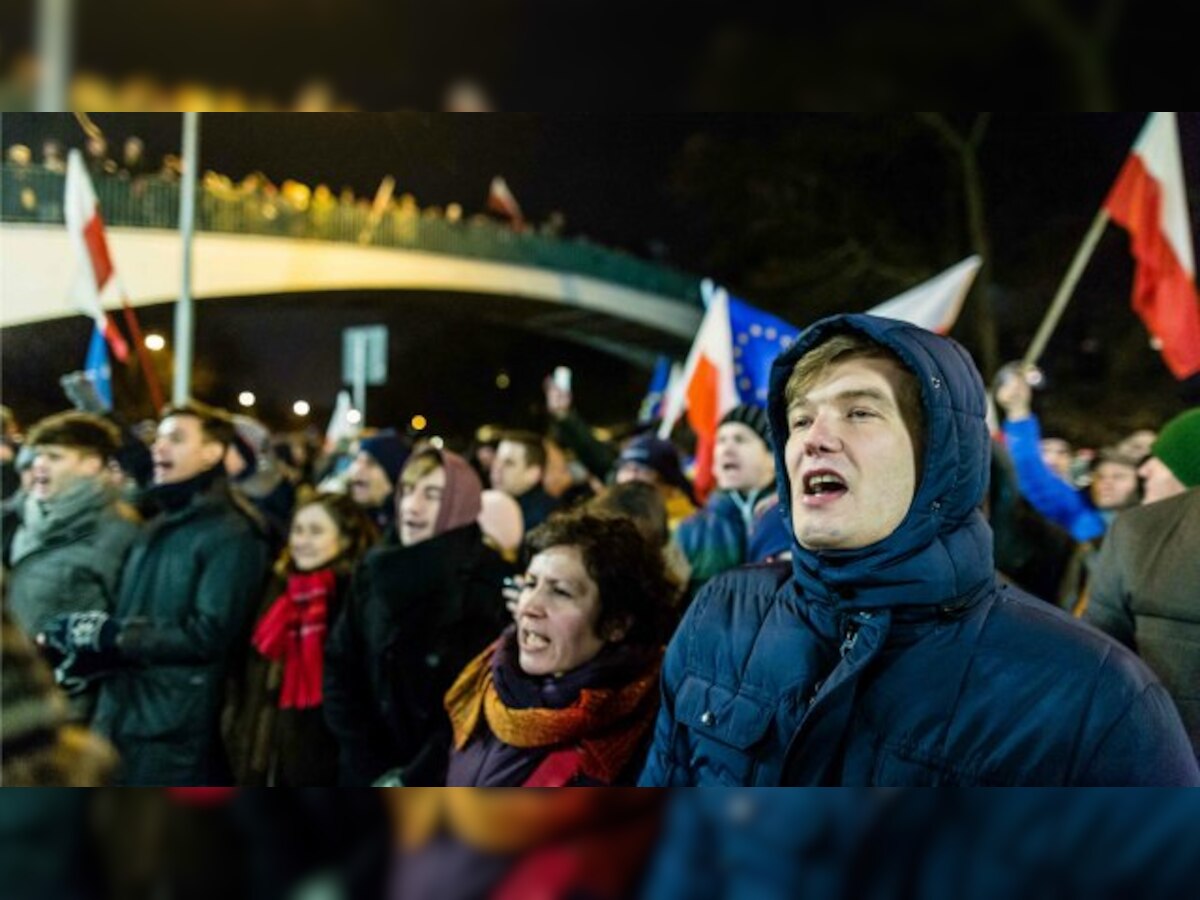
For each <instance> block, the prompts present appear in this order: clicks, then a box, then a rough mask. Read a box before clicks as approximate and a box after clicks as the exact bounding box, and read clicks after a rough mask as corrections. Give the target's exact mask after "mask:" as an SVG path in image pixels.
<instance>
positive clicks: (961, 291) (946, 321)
mask: <svg viewBox="0 0 1200 900" xmlns="http://www.w3.org/2000/svg"><path fill="white" fill-rule="evenodd" d="M982 265H983V260H982V259H981V258H980V257H979V256H968V257H967V258H966V259H964V260H963V261H962V262H960V263H957V264H955V265H953V266H951V267H950V268H949V269H947V270H946V271H944V272H942V273H941V274H940V275H935V276H934V277H933V278H931V279H929V280H928V281H925V282H922V283H921V284H918V285H917V286H916V287H913V288H909V289H908V290H907V291H905V292H904V293H903V294H900V295H898V296H896V297H893V298H892V299H891V300H888V301H886V302H884V303H881V304H879V305H878V306H876V307H873V308H872V309H869V310H867V312H868V313H870V314H871V315H873V316H883V317H885V318H888V319H899V320H901V321H904V322H909V323H911V324H913V325H918V326H920V327H921V328H924V329H927V330H928V331H936V332H939V333H940V334H946V333H947V332H948V331H949V330H950V329H951V328H953V327H954V322H955V321H956V320H957V319H958V314H959V312H961V311H962V305H963V301H964V300H965V299H966V297H967V293H968V292H969V291H970V290H971V285H972V283H974V281H975V276H976V275H977V274H978V272H979V268H980V266H982Z"/></svg>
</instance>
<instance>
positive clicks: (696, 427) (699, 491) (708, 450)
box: [687, 356, 721, 502]
mask: <svg viewBox="0 0 1200 900" xmlns="http://www.w3.org/2000/svg"><path fill="white" fill-rule="evenodd" d="M719 379H720V372H719V371H718V370H717V367H716V366H715V365H714V364H713V362H712V361H711V360H710V359H709V358H708V357H707V356H701V357H700V359H699V360H698V361H697V363H696V368H695V371H694V372H693V373H692V380H691V381H690V382H689V383H688V388H687V417H688V423H689V424H690V425H691V426H692V431H694V432H695V433H696V471H695V473H694V477H693V479H692V483H693V485H694V486H695V489H696V496H697V498H698V499H699V500H700V501H701V502H703V501H704V499H705V498H706V497H707V496H708V494H709V493H710V492H711V491H712V489H713V487H714V484H715V480H714V477H713V470H712V468H713V467H712V464H713V449H714V447H715V445H716V439H717V423H718V422H720V420H721V409H720V406H719V404H720V399H719V398H720V389H719V387H718V381H719Z"/></svg>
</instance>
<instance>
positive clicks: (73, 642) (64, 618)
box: [37, 610, 121, 656]
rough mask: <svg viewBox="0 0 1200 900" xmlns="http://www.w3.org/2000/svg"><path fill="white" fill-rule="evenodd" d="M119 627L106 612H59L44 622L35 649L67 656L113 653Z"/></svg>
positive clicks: (115, 647) (119, 630)
mask: <svg viewBox="0 0 1200 900" xmlns="http://www.w3.org/2000/svg"><path fill="white" fill-rule="evenodd" d="M120 632H121V626H120V624H119V623H118V622H117V620H116V619H113V618H112V617H111V616H109V614H108V613H106V612H101V611H99V610H93V611H91V612H74V613H63V614H61V615H57V616H54V617H53V618H51V619H50V621H49V622H48V623H46V628H45V630H43V631H42V632H41V633H40V634H39V635H38V636H37V643H38V646H39V647H48V648H50V649H51V650H53V651H55V652H57V653H58V654H59V655H60V656H66V655H67V654H69V653H81V652H82V653H114V652H115V651H116V649H117V635H118V634H120Z"/></svg>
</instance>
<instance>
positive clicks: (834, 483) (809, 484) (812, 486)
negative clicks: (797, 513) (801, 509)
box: [803, 469, 849, 504]
mask: <svg viewBox="0 0 1200 900" xmlns="http://www.w3.org/2000/svg"><path fill="white" fill-rule="evenodd" d="M803 486H804V501H805V503H809V504H821V503H828V502H831V501H833V500H836V499H838V498H839V497H841V496H842V495H843V494H845V493H846V492H847V491H848V490H849V488H848V487H847V486H846V480H845V479H844V478H842V476H841V475H839V474H838V473H837V472H833V471H830V470H829V469H817V470H815V471H812V472H808V473H807V474H805V475H804V478H803Z"/></svg>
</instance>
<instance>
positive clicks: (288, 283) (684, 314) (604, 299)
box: [0, 165, 703, 359]
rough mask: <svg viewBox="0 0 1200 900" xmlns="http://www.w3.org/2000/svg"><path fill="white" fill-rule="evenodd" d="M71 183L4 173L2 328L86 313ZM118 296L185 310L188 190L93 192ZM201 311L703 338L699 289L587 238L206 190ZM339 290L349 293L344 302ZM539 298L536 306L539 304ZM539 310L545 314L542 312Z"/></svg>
mask: <svg viewBox="0 0 1200 900" xmlns="http://www.w3.org/2000/svg"><path fill="white" fill-rule="evenodd" d="M63 181H64V178H63V176H62V175H61V174H59V173H55V172H50V171H46V170H43V169H39V168H36V167H18V166H12V165H6V166H0V326H3V327H8V326H11V325H21V324H28V323H33V322H40V321H45V320H49V319H56V318H61V317H65V316H73V315H79V314H80V310H79V307H78V306H77V305H76V303H75V301H74V299H73V293H72V286H73V284H74V282H75V279H76V275H77V271H78V269H77V265H76V262H75V256H74V252H73V250H72V247H71V244H70V240H69V238H68V236H67V233H66V229H65V226H64V224H63V217H62V197H63ZM95 187H96V193H97V196H98V197H99V201H100V208H101V212H102V215H103V217H104V219H105V222H106V224H107V229H108V235H109V245H110V250H111V253H112V257H113V262H114V265H115V267H116V271H117V273H118V275H119V277H120V285H121V288H122V289H123V290H124V293H125V295H126V296H127V298H128V300H129V302H130V303H131V304H132V305H133V306H146V305H152V304H158V303H168V302H172V301H174V300H175V299H176V298H177V296H178V292H179V285H180V282H181V272H182V251H181V246H180V241H179V236H178V232H177V230H176V225H177V222H178V217H179V196H180V189H179V185H178V184H176V183H171V182H168V181H164V180H160V179H158V178H142V179H135V180H132V181H131V180H129V179H124V178H119V177H100V178H96V179H95ZM196 226H197V232H196V236H195V242H194V245H193V262H192V269H193V296H194V297H195V298H196V299H197V300H202V301H216V300H221V299H235V298H247V297H254V296H268V295H278V294H293V293H305V294H308V293H311V294H314V296H315V298H316V299H317V301H318V302H319V300H320V295H321V293H322V292H330V296H331V297H336V296H341V297H344V296H347V293H346V292H356V291H363V292H366V291H388V292H393V293H394V294H395V297H396V302H397V303H403V302H404V295H405V293H406V292H446V293H452V294H455V295H459V296H462V297H467V298H469V299H470V301H471V302H479V303H490V304H497V303H502V302H503V301H505V300H510V301H512V300H516V301H520V302H519V303H512V304H511V306H512V307H513V309H514V311H516V312H515V315H518V316H519V317H520V319H519V324H521V325H522V326H523V327H527V328H531V329H533V330H537V331H542V332H545V333H548V334H553V335H556V336H559V337H564V338H567V339H573V340H579V341H582V342H583V343H587V344H590V345H592V346H596V347H599V348H601V349H607V350H610V351H612V352H615V353H618V354H619V355H624V356H627V357H632V358H637V357H640V358H642V359H645V357H646V355H647V354H648V353H651V352H653V351H658V350H663V349H667V348H669V349H678V348H679V347H680V346H681V345H684V346H686V343H687V342H689V341H690V340H691V338H692V337H693V335H694V334H695V331H696V328H697V327H698V326H699V322H700V318H701V316H702V312H703V310H702V304H701V301H700V284H699V280H698V279H696V278H694V277H691V276H688V275H685V274H683V273H681V272H678V271H675V270H673V269H670V268H667V267H665V266H660V265H656V264H653V263H649V262H646V261H644V260H641V259H638V258H636V257H633V256H630V255H628V254H625V253H622V252H619V251H616V250H612V249H608V248H605V247H601V246H598V245H596V244H593V243H590V242H587V241H585V240H581V239H566V238H561V237H558V236H555V235H552V234H546V233H539V232H537V231H515V230H513V229H511V228H509V227H508V226H506V225H503V224H500V223H497V222H495V221H492V220H488V219H484V218H482V217H473V218H472V219H470V220H462V219H457V220H456V219H451V218H447V217H446V216H445V215H444V214H442V213H440V212H438V213H436V214H435V212H434V211H431V210H426V211H420V210H417V209H416V208H415V206H409V207H405V206H404V205H400V206H394V207H393V208H391V209H389V210H388V211H386V212H384V213H383V214H382V215H381V216H375V217H373V216H372V214H371V210H370V207H369V205H368V204H364V203H359V204H349V203H338V202H336V201H335V202H333V203H332V204H325V205H323V206H318V205H317V204H316V203H309V204H306V205H304V206H303V208H301V207H299V206H297V205H296V204H294V203H291V202H289V201H288V200H287V199H286V198H285V197H283V196H282V195H280V194H279V193H267V192H263V191H255V192H253V193H245V192H234V191H230V192H218V191H214V190H212V189H209V188H204V187H202V188H200V189H198V191H197V202H196ZM332 292H339V293H338V294H336V295H335V294H333V293H332ZM529 301H538V302H536V303H530V302H529ZM530 310H532V313H531V312H530Z"/></svg>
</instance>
